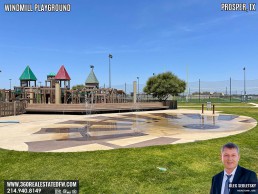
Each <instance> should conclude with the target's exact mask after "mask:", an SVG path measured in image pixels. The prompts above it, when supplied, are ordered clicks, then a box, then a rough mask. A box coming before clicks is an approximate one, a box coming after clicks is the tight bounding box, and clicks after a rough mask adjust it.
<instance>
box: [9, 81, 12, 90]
mask: <svg viewBox="0 0 258 194" xmlns="http://www.w3.org/2000/svg"><path fill="white" fill-rule="evenodd" d="M9 80H10V90H12V79H9Z"/></svg>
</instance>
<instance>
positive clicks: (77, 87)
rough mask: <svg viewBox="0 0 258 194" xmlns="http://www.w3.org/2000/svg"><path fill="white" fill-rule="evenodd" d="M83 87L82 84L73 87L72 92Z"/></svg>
mask: <svg viewBox="0 0 258 194" xmlns="http://www.w3.org/2000/svg"><path fill="white" fill-rule="evenodd" d="M84 87H85V85H83V84H79V85H75V86H73V87H72V90H82V89H83V88H84Z"/></svg>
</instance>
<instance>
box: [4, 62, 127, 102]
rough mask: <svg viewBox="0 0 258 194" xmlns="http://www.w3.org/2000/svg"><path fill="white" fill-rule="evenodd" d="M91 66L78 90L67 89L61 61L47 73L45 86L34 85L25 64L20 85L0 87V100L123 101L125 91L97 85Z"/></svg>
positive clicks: (66, 76) (32, 75)
mask: <svg viewBox="0 0 258 194" xmlns="http://www.w3.org/2000/svg"><path fill="white" fill-rule="evenodd" d="M90 67H91V72H90V74H89V75H88V77H87V79H86V81H85V87H84V88H82V89H80V90H78V89H77V90H71V89H70V80H71V78H70V76H69V74H68V72H67V71H66V69H65V67H64V65H62V66H61V68H60V69H59V71H58V73H57V74H55V73H50V74H49V75H47V80H46V81H45V86H37V85H36V81H37V78H36V76H35V74H34V73H33V71H32V70H31V68H30V67H29V66H27V67H26V68H25V70H24V72H23V73H22V75H21V76H20V86H15V87H14V90H0V100H1V101H6V102H12V101H23V100H25V101H27V102H28V103H30V104H33V103H35V104H80V103H85V102H87V103H125V102H126V94H125V92H124V91H123V90H118V89H115V88H99V82H98V79H97V77H96V75H95V73H94V71H93V69H94V66H90Z"/></svg>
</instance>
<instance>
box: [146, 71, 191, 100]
mask: <svg viewBox="0 0 258 194" xmlns="http://www.w3.org/2000/svg"><path fill="white" fill-rule="evenodd" d="M185 88H186V82H185V81H184V80H181V79H179V78H178V77H177V76H176V75H174V74H173V73H171V72H165V73H161V74H158V75H154V76H152V77H150V78H149V79H148V81H147V83H146V86H145V87H144V89H143V91H144V92H145V93H147V94H153V96H154V97H157V98H158V99H159V100H160V101H162V100H166V99H167V98H168V97H169V95H172V96H178V94H180V93H182V92H184V91H185Z"/></svg>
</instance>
